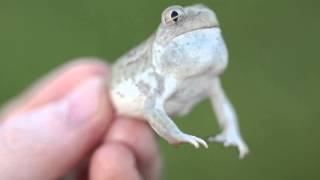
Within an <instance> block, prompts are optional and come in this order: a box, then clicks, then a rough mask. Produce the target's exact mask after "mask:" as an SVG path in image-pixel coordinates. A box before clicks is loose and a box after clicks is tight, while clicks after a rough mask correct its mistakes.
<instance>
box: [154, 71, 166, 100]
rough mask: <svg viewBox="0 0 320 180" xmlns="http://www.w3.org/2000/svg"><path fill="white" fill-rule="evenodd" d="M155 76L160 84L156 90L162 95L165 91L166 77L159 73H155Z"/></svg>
mask: <svg viewBox="0 0 320 180" xmlns="http://www.w3.org/2000/svg"><path fill="white" fill-rule="evenodd" d="M154 77H155V78H156V81H157V84H158V86H157V88H156V91H157V92H158V93H159V95H161V94H163V92H164V79H163V77H161V76H160V75H159V74H157V73H155V74H154Z"/></svg>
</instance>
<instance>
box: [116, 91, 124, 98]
mask: <svg viewBox="0 0 320 180" xmlns="http://www.w3.org/2000/svg"><path fill="white" fill-rule="evenodd" d="M116 93H117V94H118V95H119V96H120V97H122V98H123V97H124V95H123V94H121V93H120V92H119V91H117V92H116Z"/></svg>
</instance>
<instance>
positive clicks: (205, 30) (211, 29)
mask: <svg viewBox="0 0 320 180" xmlns="http://www.w3.org/2000/svg"><path fill="white" fill-rule="evenodd" d="M208 32H210V33H220V32H221V30H220V27H219V26H209V27H202V28H197V29H193V30H191V31H187V32H183V33H181V34H179V35H177V36H176V37H175V38H173V39H172V40H174V39H180V38H181V37H182V36H183V37H190V36H195V35H196V36H198V35H200V34H202V33H208Z"/></svg>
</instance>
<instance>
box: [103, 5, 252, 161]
mask: <svg viewBox="0 0 320 180" xmlns="http://www.w3.org/2000/svg"><path fill="white" fill-rule="evenodd" d="M173 11H175V12H177V13H178V15H179V17H178V19H176V20H174V18H172V17H171V16H172V13H173ZM161 18H162V22H161V23H160V25H159V27H158V29H157V31H156V32H155V33H154V34H153V35H152V36H151V37H150V38H148V39H147V40H146V41H144V42H143V43H141V44H140V45H139V46H137V47H136V48H134V49H132V50H131V51H129V52H128V53H127V54H125V55H123V56H122V57H120V58H119V59H118V60H117V62H116V63H115V64H114V65H113V67H112V77H111V79H110V82H109V86H110V89H111V98H112V100H113V104H114V106H115V108H116V110H117V112H118V114H120V115H126V116H131V117H138V118H143V119H145V120H146V121H148V123H149V124H150V126H151V127H152V128H153V129H154V130H155V131H156V132H157V133H158V134H159V135H160V136H161V137H163V138H164V139H166V140H167V141H168V142H169V143H171V144H179V143H190V144H192V145H194V146H195V147H196V148H198V147H199V145H203V146H205V147H207V144H206V142H205V141H204V140H202V139H201V138H198V137H196V136H192V135H188V134H185V133H183V132H182V131H181V130H180V129H179V128H178V127H177V126H176V125H175V124H174V122H173V121H172V120H171V118H170V117H169V116H176V115H177V116H183V115H185V114H187V113H188V112H189V111H190V110H191V109H192V107H193V106H194V105H195V104H197V103H198V102H200V101H201V100H203V99H204V98H206V97H209V98H210V100H211V102H212V105H213V107H214V111H215V112H216V114H217V119H218V122H219V125H220V127H221V128H222V130H223V131H222V133H221V134H219V135H217V136H211V137H209V139H208V140H209V141H217V142H222V143H224V145H225V146H229V145H234V146H236V147H238V149H239V152H240V157H243V156H244V155H245V154H247V153H248V152H249V150H248V148H247V145H246V144H245V142H244V141H243V139H242V137H241V135H240V131H239V128H238V124H237V118H236V114H235V112H234V110H233V107H232V105H231V103H230V102H229V100H228V99H227V97H226V96H225V94H224V92H223V89H222V87H221V85H220V80H219V77H218V76H219V75H220V74H221V73H222V72H223V71H224V70H225V68H226V66H227V63H228V53H227V49H226V46H225V44H224V41H223V38H222V36H221V33H220V28H219V23H218V20H217V18H216V15H215V14H214V12H213V11H212V10H210V9H209V8H207V7H205V6H203V5H200V4H197V5H193V6H188V7H184V8H183V7H181V6H171V7H169V8H167V9H166V10H164V12H163V13H162V17H161Z"/></svg>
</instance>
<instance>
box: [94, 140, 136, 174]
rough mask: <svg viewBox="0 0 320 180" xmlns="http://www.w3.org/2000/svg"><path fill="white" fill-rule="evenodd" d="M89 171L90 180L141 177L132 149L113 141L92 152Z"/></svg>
mask: <svg viewBox="0 0 320 180" xmlns="http://www.w3.org/2000/svg"><path fill="white" fill-rule="evenodd" d="M89 171H90V172H89V177H90V179H91V180H107V179H108V180H109V179H110V180H111V179H117V180H140V179H142V177H141V175H140V173H139V171H138V169H137V165H136V159H135V156H134V154H133V153H132V151H131V150H130V149H129V148H127V147H126V146H125V145H123V144H121V143H115V142H110V143H107V144H105V145H103V146H101V147H100V148H99V149H98V150H97V151H96V152H95V153H94V154H93V156H92V159H91V163H90V170H89Z"/></svg>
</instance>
